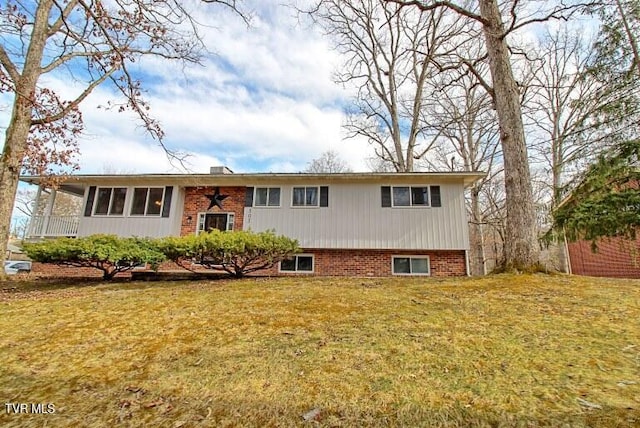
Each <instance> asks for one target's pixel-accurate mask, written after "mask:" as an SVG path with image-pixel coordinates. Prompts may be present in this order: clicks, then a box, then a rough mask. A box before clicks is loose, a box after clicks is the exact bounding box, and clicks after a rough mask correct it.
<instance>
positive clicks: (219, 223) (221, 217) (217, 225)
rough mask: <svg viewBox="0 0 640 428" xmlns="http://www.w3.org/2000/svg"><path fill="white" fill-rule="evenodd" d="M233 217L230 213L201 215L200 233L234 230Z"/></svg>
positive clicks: (199, 222)
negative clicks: (215, 230) (214, 230)
mask: <svg viewBox="0 0 640 428" xmlns="http://www.w3.org/2000/svg"><path fill="white" fill-rule="evenodd" d="M233 217H234V215H233V214H230V213H222V214H221V213H200V218H199V221H198V232H209V231H210V230H213V229H218V230H222V231H225V230H233Z"/></svg>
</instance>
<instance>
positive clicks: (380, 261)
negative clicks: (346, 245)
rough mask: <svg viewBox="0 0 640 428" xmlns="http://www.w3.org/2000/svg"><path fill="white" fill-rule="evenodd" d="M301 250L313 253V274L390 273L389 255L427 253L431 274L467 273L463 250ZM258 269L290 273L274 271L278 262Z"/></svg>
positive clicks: (424, 254) (458, 274)
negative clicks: (273, 265) (267, 267)
mask: <svg viewBox="0 0 640 428" xmlns="http://www.w3.org/2000/svg"><path fill="white" fill-rule="evenodd" d="M301 253H304V254H313V256H314V275H320V276H391V275H392V272H391V257H392V256H401V255H420V256H429V262H430V265H431V276H438V277H446V276H464V275H466V274H467V273H466V272H467V270H466V261H465V254H464V251H463V250H459V251H419V250H417V251H398V250H326V249H305V250H303V251H301ZM260 272H261V274H265V275H291V273H282V272H278V266H275V267H274V268H272V269H270V270H264V271H260ZM296 274H300V273H296ZM301 275H305V274H301Z"/></svg>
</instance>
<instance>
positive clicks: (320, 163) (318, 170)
mask: <svg viewBox="0 0 640 428" xmlns="http://www.w3.org/2000/svg"><path fill="white" fill-rule="evenodd" d="M304 172H310V173H314V174H322V173H328V174H334V173H339V172H353V171H352V169H351V168H349V165H348V164H347V162H345V161H344V159H342V158H340V155H338V153H336V152H335V151H333V150H327V151H326V152H324V153H322V154H321V155H320V157H318V158H316V159H313V160H312V161H311V162H309V166H307V168H306V169H305V170H304Z"/></svg>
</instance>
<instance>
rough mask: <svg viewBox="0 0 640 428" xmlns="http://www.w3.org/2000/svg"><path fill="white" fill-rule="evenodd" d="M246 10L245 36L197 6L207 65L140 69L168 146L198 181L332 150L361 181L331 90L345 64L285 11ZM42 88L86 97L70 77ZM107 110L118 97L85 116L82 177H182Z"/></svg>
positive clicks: (295, 162) (1, 115)
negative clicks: (219, 169) (213, 172)
mask: <svg viewBox="0 0 640 428" xmlns="http://www.w3.org/2000/svg"><path fill="white" fill-rule="evenodd" d="M298 3H301V2H298ZM302 3H304V2H302ZM244 5H245V7H246V8H247V9H249V10H253V11H254V14H253V18H252V21H251V26H250V27H249V28H248V27H247V26H246V24H245V23H244V22H243V21H242V20H241V19H239V18H237V17H235V16H233V15H232V14H230V13H221V9H220V6H212V5H205V4H201V5H200V6H197V11H196V16H197V19H198V20H199V21H200V22H202V23H203V24H205V25H206V27H204V28H203V35H204V40H205V43H206V45H207V48H208V49H209V50H210V51H211V52H212V53H211V54H210V55H207V56H206V57H205V58H204V60H203V64H202V65H193V66H188V67H187V68H183V66H182V65H180V64H171V63H167V62H166V61H160V60H159V59H154V58H148V59H144V60H143V61H141V62H140V63H138V64H136V69H137V72H138V73H139V75H140V76H142V77H143V79H142V80H143V86H144V88H145V89H146V90H147V95H146V99H147V100H148V101H149V102H150V106H151V112H152V114H153V116H154V117H155V118H156V119H158V120H159V121H160V123H161V124H162V126H163V129H164V131H165V133H166V136H165V141H164V142H165V144H166V145H167V146H168V147H169V148H170V149H172V150H176V151H182V152H189V153H190V154H191V156H190V157H189V160H188V162H189V165H188V166H189V169H190V170H191V171H192V172H200V173H203V172H208V168H209V166H212V165H227V166H229V167H230V168H231V169H232V170H234V171H235V172H295V171H300V170H303V169H304V168H305V167H306V166H307V163H308V162H309V161H311V160H312V159H313V158H315V157H318V156H319V155H320V154H321V153H322V152H324V151H326V150H335V151H336V152H338V153H339V155H340V156H341V157H342V158H343V159H345V160H346V161H347V162H348V163H349V165H350V166H351V168H352V169H354V170H356V171H364V170H367V167H366V162H365V161H366V158H367V157H368V156H370V154H369V148H368V146H367V144H366V142H365V141H362V140H360V141H357V140H343V137H344V133H343V130H342V126H341V125H342V123H343V118H344V114H343V110H344V107H345V106H346V104H347V102H348V99H349V93H348V91H347V90H345V89H343V88H341V87H340V86H338V85H336V84H334V83H333V82H332V80H331V75H332V73H333V71H334V70H335V68H336V67H337V65H338V63H339V58H338V56H337V54H336V53H335V52H333V51H332V50H331V49H330V47H329V44H330V43H329V40H328V39H327V38H326V37H324V36H323V35H322V34H321V33H320V31H319V30H318V29H315V28H313V27H311V26H309V24H308V23H301V22H300V21H299V19H298V17H297V16H296V14H295V11H294V10H293V9H292V8H290V7H286V6H284V5H283V2H275V1H270V2H265V1H260V0H245V1H244ZM41 84H44V85H46V86H49V87H52V88H54V89H55V90H56V91H57V92H58V93H59V94H60V95H61V97H62V98H71V96H72V95H73V94H74V93H75V92H76V91H78V90H79V89H80V87H79V86H78V87H76V85H75V83H74V82H73V81H69V79H68V78H65V77H64V76H56V75H52V76H47V77H46V78H44V79H43V81H42V82H41ZM65 94H68V96H66V97H65ZM109 100H117V94H115V93H114V92H112V91H111V89H110V88H109V87H107V86H103V87H99V88H98V89H97V90H95V91H94V93H93V94H92V95H91V96H90V97H89V98H88V99H87V100H86V101H85V102H84V104H83V105H82V106H81V110H82V112H83V118H84V122H85V132H84V135H83V136H82V138H81V141H80V148H81V156H80V167H81V169H80V173H101V172H119V173H146V172H182V171H180V170H178V169H176V168H174V167H173V166H172V165H171V164H170V163H169V162H168V160H167V158H166V156H165V154H164V152H163V151H162V150H161V149H160V148H159V146H158V144H157V142H155V141H153V140H152V139H151V138H150V137H149V136H147V135H146V134H145V132H144V131H143V130H142V129H141V128H140V127H139V125H138V124H137V123H136V120H135V117H134V116H133V115H132V114H131V113H117V112H110V111H105V110H104V109H99V108H98V106H99V105H105V104H106V103H107V102H108V101H109ZM0 101H2V100H0ZM0 104H1V105H0V126H2V128H3V129H2V131H3V132H4V128H5V127H6V124H7V122H8V116H9V113H10V110H9V108H8V101H7V102H1V103H0Z"/></svg>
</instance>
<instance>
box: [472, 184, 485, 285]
mask: <svg viewBox="0 0 640 428" xmlns="http://www.w3.org/2000/svg"><path fill="white" fill-rule="evenodd" d="M471 274H472V275H485V274H486V269H485V260H484V237H483V235H482V214H481V213H480V198H479V192H478V190H477V189H476V188H475V187H474V188H472V189H471Z"/></svg>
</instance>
